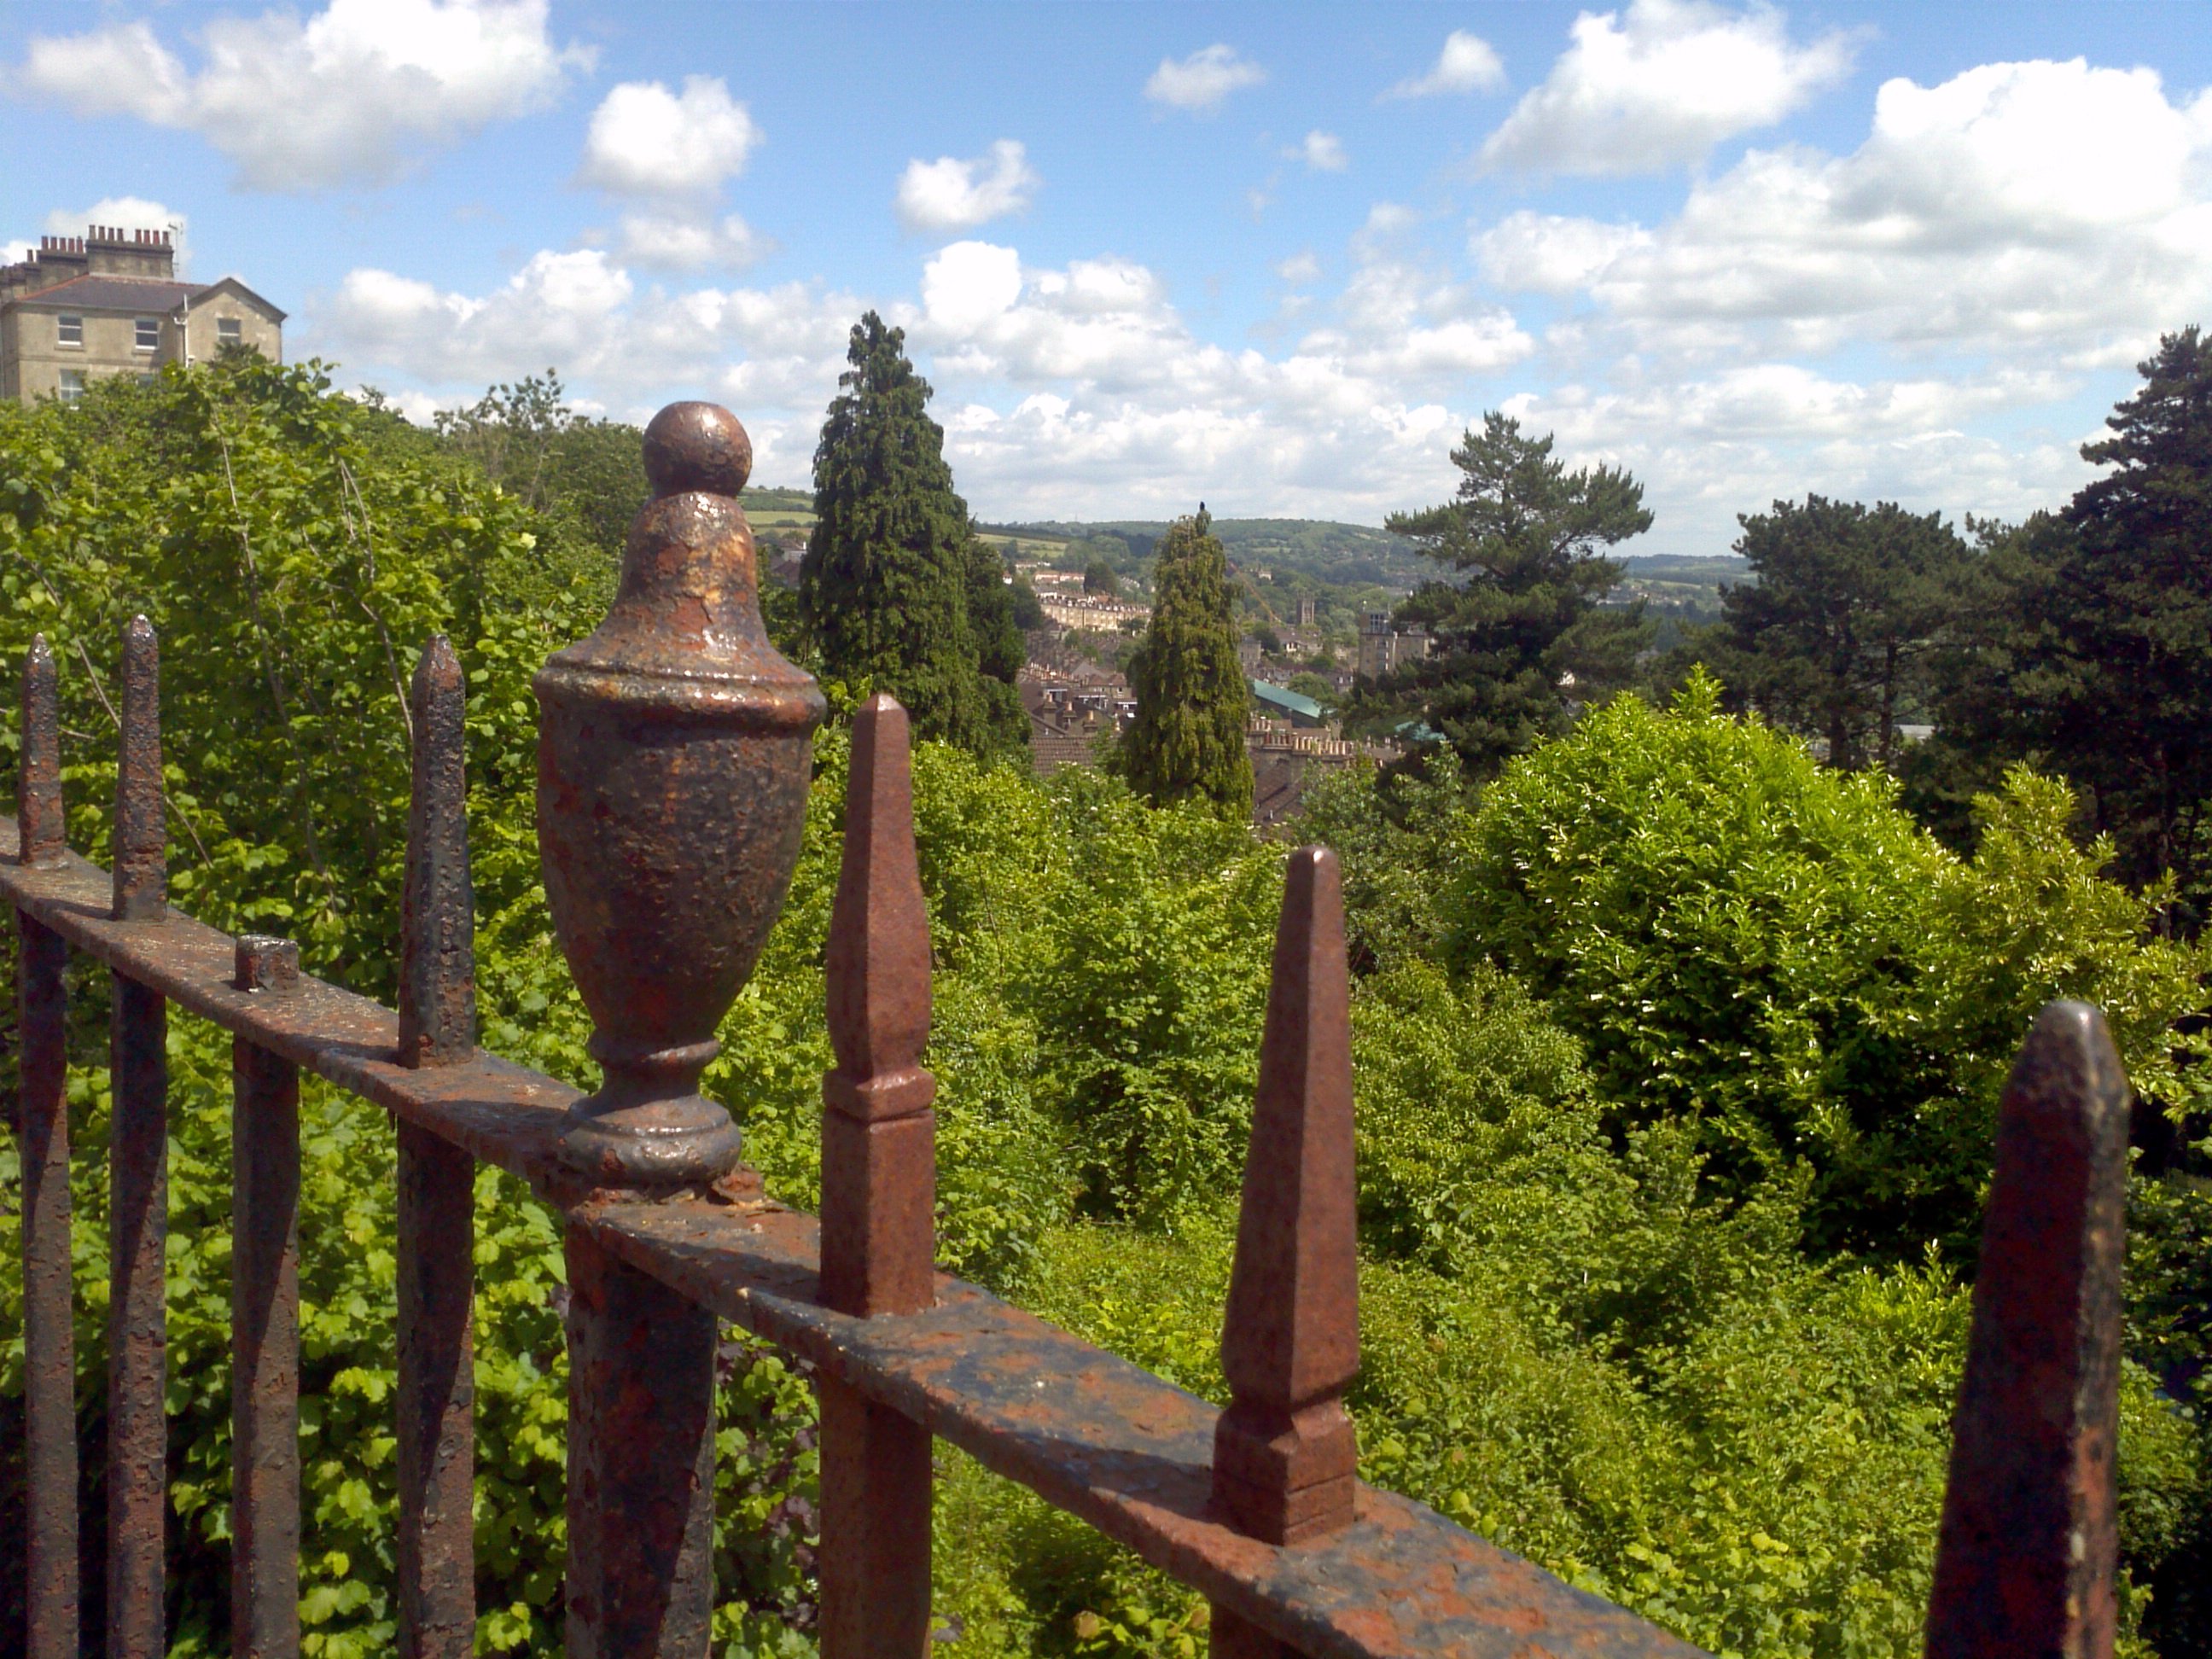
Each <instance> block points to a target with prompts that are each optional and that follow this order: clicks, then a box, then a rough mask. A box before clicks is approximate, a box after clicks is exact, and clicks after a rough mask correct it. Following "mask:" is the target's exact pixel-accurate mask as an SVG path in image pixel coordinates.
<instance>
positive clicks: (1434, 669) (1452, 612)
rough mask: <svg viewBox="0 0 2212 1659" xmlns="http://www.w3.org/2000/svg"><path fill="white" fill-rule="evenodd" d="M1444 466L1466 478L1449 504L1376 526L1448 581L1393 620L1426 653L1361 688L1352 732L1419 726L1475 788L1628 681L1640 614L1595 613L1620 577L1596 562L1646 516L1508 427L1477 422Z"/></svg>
mask: <svg viewBox="0 0 2212 1659" xmlns="http://www.w3.org/2000/svg"><path fill="white" fill-rule="evenodd" d="M1451 459H1452V464H1453V465H1455V466H1456V467H1458V468H1459V469H1460V471H1461V472H1462V474H1464V475H1465V476H1464V477H1462V479H1461V480H1460V486H1459V494H1458V498H1457V499H1456V500H1455V501H1449V502H1446V503H1445V504H1444V505H1443V506H1441V507H1429V508H1426V509H1425V510H1424V511H1421V512H1419V513H1392V514H1391V515H1390V518H1389V521H1388V522H1389V528H1390V529H1391V530H1393V531H1395V532H1396V533H1398V534H1399V535H1401V536H1404V537H1407V538H1409V539H1411V540H1412V541H1413V543H1414V544H1416V545H1417V546H1418V547H1419V549H1420V550H1421V552H1422V553H1424V554H1425V555H1426V556H1428V557H1430V558H1431V559H1433V560H1435V561H1437V562H1438V563H1439V564H1443V565H1444V566H1447V567H1448V568H1449V569H1450V570H1451V571H1452V573H1453V574H1452V576H1450V577H1449V578H1443V579H1437V580H1431V581H1428V582H1425V583H1424V584H1423V585H1422V586H1420V587H1419V588H1418V589H1416V590H1415V592H1413V596H1412V597H1411V598H1410V599H1407V601H1406V602H1405V603H1404V604H1403V605H1401V606H1399V608H1398V613H1397V617H1398V620H1399V621H1400V622H1401V623H1419V624H1421V625H1422V626H1425V628H1426V629H1428V630H1429V633H1430V635H1431V637H1432V638H1433V640H1434V641H1435V644H1434V648H1433V651H1432V653H1431V655H1430V656H1429V657H1427V658H1425V659H1420V660H1417V661H1415V662H1413V663H1410V664H1408V665H1407V666H1406V667H1404V668H1402V669H1401V670H1400V671H1398V672H1397V673H1395V674H1394V675H1391V676H1389V677H1388V678H1386V679H1385V680H1384V681H1383V683H1382V684H1378V685H1372V686H1370V687H1369V688H1367V690H1366V691H1365V693H1364V696H1363V697H1362V699H1361V705H1362V706H1361V711H1360V714H1361V724H1363V725H1364V726H1367V727H1369V728H1370V729H1374V728H1378V727H1390V726H1401V725H1403V724H1404V723H1405V722H1407V721H1408V720H1419V721H1424V722H1425V723H1426V724H1427V725H1428V726H1431V727H1432V728H1433V729H1435V730H1436V731H1437V732H1441V733H1442V734H1443V738H1445V740H1447V741H1448V742H1449V743H1450V744H1451V745H1452V747H1453V748H1454V749H1455V750H1458V751H1459V754H1460V757H1461V759H1462V761H1463V762H1464V763H1465V764H1466V766H1467V769H1468V772H1469V773H1470V774H1471V775H1474V776H1476V777H1483V776H1486V775H1489V774H1491V773H1492V772H1494V771H1496V770H1497V769H1498V767H1499V766H1501V765H1502V764H1504V762H1505V761H1506V760H1507V759H1508V758H1509V757H1511V756H1514V755H1517V754H1519V753H1521V752H1522V750H1526V749H1528V748H1529V747H1531V746H1532V745H1534V744H1535V743H1536V742H1537V741H1538V740H1539V739H1541V738H1545V737H1549V736H1553V735H1556V734H1557V733H1559V732H1563V731H1565V729H1566V726H1567V724H1568V720H1569V718H1570V715H1571V712H1572V710H1573V708H1575V707H1577V706H1579V705H1581V704H1583V703H1586V702H1590V701H1592V700H1594V699H1595V698H1597V697H1599V696H1603V695H1605V694H1606V693H1607V692H1610V691H1612V690H1616V689H1618V688H1620V687H1621V686H1625V685H1626V684H1628V683H1629V681H1630V679H1631V678H1632V675H1633V672H1634V666H1635V661H1636V654H1637V652H1638V649H1639V648H1640V647H1642V645H1643V644H1644V640H1645V637H1646V635H1648V633H1649V632H1650V629H1649V626H1648V624H1646V623H1645V622H1644V611H1643V606H1642V605H1640V604H1639V605H1629V606H1619V607H1606V608H1601V607H1600V603H1599V602H1600V601H1601V600H1602V599H1604V598H1605V596H1606V595H1607V593H1609V592H1612V590H1613V586H1614V584H1615V583H1617V582H1618V581H1619V580H1620V574H1621V568H1622V567H1621V566H1620V563H1619V562H1616V561H1613V560H1610V559H1607V558H1603V557H1601V556H1599V553H1598V550H1599V549H1600V548H1601V547H1610V546H1612V545H1613V544H1615V543H1618V542H1622V541H1626V539H1627V538H1629V537H1631V536H1636V535H1641V534H1642V533H1643V532H1644V531H1646V530H1648V529H1650V527H1651V514H1650V513H1649V512H1648V511H1646V510H1645V508H1644V487H1643V486H1642V485H1641V484H1639V483H1637V482H1636V481H1635V480H1634V479H1633V478H1632V477H1630V476H1629V475H1628V474H1627V473H1626V472H1625V471H1622V470H1620V468H1618V467H1612V466H1602V465H1601V466H1597V467H1584V468H1581V469H1578V470H1577V471H1573V472H1570V471H1567V470H1566V466H1565V463H1564V462H1561V461H1559V460H1557V459H1553V454H1552V439H1551V437H1550V436H1549V435H1546V436H1544V437H1542V438H1528V437H1524V436H1522V432H1521V423H1520V422H1518V421H1516V420H1514V419H1512V418H1511V417H1510V416H1504V415H1500V414H1497V413H1495V412H1492V413H1490V414H1486V415H1485V416H1483V423H1482V431H1481V432H1480V434H1479V435H1478V434H1476V433H1474V432H1472V431H1470V432H1468V434H1467V435H1466V436H1465V439H1464V441H1462V444H1461V445H1460V447H1458V448H1457V449H1455V450H1454V451H1452V457H1451Z"/></svg>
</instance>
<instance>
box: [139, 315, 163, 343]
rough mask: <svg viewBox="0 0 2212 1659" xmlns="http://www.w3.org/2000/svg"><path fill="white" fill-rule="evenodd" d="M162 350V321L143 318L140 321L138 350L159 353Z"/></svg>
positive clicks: (156, 318) (157, 318)
mask: <svg viewBox="0 0 2212 1659" xmlns="http://www.w3.org/2000/svg"><path fill="white" fill-rule="evenodd" d="M138 349H139V350H141V351H159V350H160V349H161V319H160V318H159V317H141V318H140V319H138Z"/></svg>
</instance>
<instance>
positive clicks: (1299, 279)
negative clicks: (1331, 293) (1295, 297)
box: [1275, 248, 1321, 288]
mask: <svg viewBox="0 0 2212 1659" xmlns="http://www.w3.org/2000/svg"><path fill="white" fill-rule="evenodd" d="M1275 276H1276V278H1277V280H1279V281H1280V282H1283V283H1288V284H1289V285H1290V286H1291V287H1292V288H1310V287H1311V286H1312V285H1313V284H1314V283H1317V282H1319V281H1321V261H1320V260H1318V259H1316V258H1314V256H1313V250H1312V249H1310V248H1308V249H1306V250H1305V251H1304V252H1299V253H1293V254H1292V255H1291V257H1290V258H1287V259H1285V260H1284V261H1283V262H1282V263H1281V264H1278V265H1277V266H1276V267H1275Z"/></svg>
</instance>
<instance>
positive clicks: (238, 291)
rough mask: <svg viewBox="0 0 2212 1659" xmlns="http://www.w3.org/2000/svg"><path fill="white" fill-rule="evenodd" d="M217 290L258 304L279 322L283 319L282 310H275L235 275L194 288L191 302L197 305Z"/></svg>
mask: <svg viewBox="0 0 2212 1659" xmlns="http://www.w3.org/2000/svg"><path fill="white" fill-rule="evenodd" d="M218 290H221V291H222V292H226V293H230V294H235V295H238V297H239V298H240V299H241V300H246V301H251V302H252V303H253V304H254V305H257V306H259V307H261V308H262V309H263V310H264V311H265V312H267V313H269V314H270V316H271V317H274V318H275V319H276V320H277V321H278V322H280V323H281V322H283V320H284V313H283V312H281V311H279V310H277V309H276V307H275V306H272V305H270V303H269V301H266V300H264V299H263V298H262V297H261V296H260V295H258V294H256V293H255V292H254V291H253V290H252V289H250V288H248V287H246V284H245V283H241V282H240V281H239V280H238V278H237V277H235V276H225V277H222V278H221V279H219V280H218V281H216V282H212V283H209V284H208V285H207V286H206V287H205V288H196V289H193V290H192V303H193V304H194V305H197V304H199V303H200V301H203V300H204V299H206V298H208V297H209V296H210V295H212V294H215V293H216V292H217V291H218Z"/></svg>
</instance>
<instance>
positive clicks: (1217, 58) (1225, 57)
mask: <svg viewBox="0 0 2212 1659" xmlns="http://www.w3.org/2000/svg"><path fill="white" fill-rule="evenodd" d="M1266 79H1267V70H1263V69H1261V67H1260V66H1259V65H1258V64H1255V63H1253V62H1251V61H1250V60H1249V59H1248V58H1239V57H1238V56H1237V49H1236V48H1235V47H1234V46H1222V45H1218V44H1217V45H1214V46H1206V47H1205V48H1203V49H1202V50H1200V51H1198V52H1193V53H1191V55H1190V56H1189V57H1188V58H1183V59H1182V60H1180V61H1177V60H1176V59H1175V58H1161V59H1160V66H1159V67H1158V69H1156V70H1153V71H1152V76H1151V78H1150V79H1148V80H1147V81H1146V82H1145V96H1146V97H1147V98H1149V99H1151V100H1152V101H1153V102H1154V103H1156V104H1165V105H1167V106H1168V107H1170V109H1182V110H1192V111H1194V112H1199V113H1201V114H1205V113H1210V112H1212V111H1214V110H1216V109H1218V108H1219V107H1220V106H1221V100H1223V99H1225V98H1226V97H1227V96H1228V95H1229V94H1231V93H1232V92H1236V91H1238V90H1239V89H1241V88H1245V87H1256V86H1258V85H1259V84H1260V83H1261V82H1262V81H1264V80H1266Z"/></svg>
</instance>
